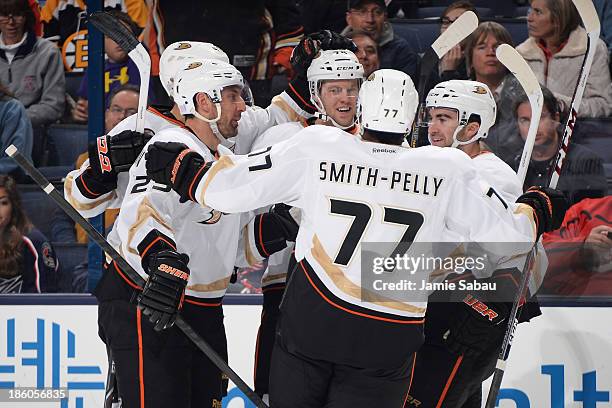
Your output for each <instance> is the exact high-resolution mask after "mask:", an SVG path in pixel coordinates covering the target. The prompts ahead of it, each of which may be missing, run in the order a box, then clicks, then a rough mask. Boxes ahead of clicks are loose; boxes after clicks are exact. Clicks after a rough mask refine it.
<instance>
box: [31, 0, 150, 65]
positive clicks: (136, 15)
mask: <svg viewBox="0 0 612 408" xmlns="http://www.w3.org/2000/svg"><path fill="white" fill-rule="evenodd" d="M30 1H34V0H30ZM86 6H87V1H86V0H47V1H45V3H44V5H43V7H42V10H41V11H40V14H41V21H42V23H43V26H44V35H43V36H44V37H45V38H47V39H48V40H49V41H53V42H55V43H56V44H57V46H58V47H59V49H60V50H61V54H62V60H63V61H64V64H65V70H66V72H74V73H80V72H84V71H85V69H86V68H87V54H88V53H87V25H86V24H85V15H86V13H85V8H86ZM104 10H105V11H111V10H116V11H123V12H125V13H127V14H128V15H129V16H130V19H131V20H132V21H134V22H135V23H136V24H137V25H138V27H139V31H140V30H141V29H143V28H144V27H145V24H146V22H147V18H148V16H149V11H148V9H147V6H146V4H145V2H144V0H104Z"/></svg>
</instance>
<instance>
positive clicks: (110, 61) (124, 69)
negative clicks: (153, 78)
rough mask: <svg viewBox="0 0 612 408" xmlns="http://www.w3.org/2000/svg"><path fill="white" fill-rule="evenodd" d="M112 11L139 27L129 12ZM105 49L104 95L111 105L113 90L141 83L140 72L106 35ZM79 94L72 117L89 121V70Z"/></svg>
mask: <svg viewBox="0 0 612 408" xmlns="http://www.w3.org/2000/svg"><path fill="white" fill-rule="evenodd" d="M111 13H112V14H113V15H115V16H116V17H117V18H119V19H120V20H121V22H122V23H123V24H124V25H125V26H127V27H128V28H130V29H131V30H132V31H133V32H135V30H136V29H137V28H136V26H135V25H134V23H133V22H132V20H130V18H129V16H128V15H127V14H125V13H122V12H117V11H111ZM104 51H105V52H106V58H107V59H106V62H105V64H104V95H105V96H106V106H110V105H109V100H108V97H109V95H110V93H111V91H113V90H114V89H117V88H119V87H120V86H121V85H124V84H127V83H129V84H135V85H139V84H140V74H139V72H138V67H136V64H134V62H132V60H131V59H129V58H128V55H127V53H126V52H125V51H124V50H123V49H122V48H121V47H119V45H118V44H117V43H116V42H114V41H113V40H111V39H110V38H109V37H104ZM78 95H79V99H78V101H77V103H76V105H75V106H74V108H73V109H72V118H73V119H74V120H75V121H76V122H87V116H88V113H87V107H88V103H87V72H85V75H84V76H83V79H82V81H81V87H80V89H79V92H78ZM148 99H149V101H151V100H152V99H153V93H152V87H151V83H149V98H148Z"/></svg>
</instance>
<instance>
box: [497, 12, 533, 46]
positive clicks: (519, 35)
mask: <svg viewBox="0 0 612 408" xmlns="http://www.w3.org/2000/svg"><path fill="white" fill-rule="evenodd" d="M492 21H497V22H498V23H500V24H501V25H503V26H504V27H506V30H508V32H510V35H511V36H512V40H514V45H515V46H517V45H519V44H520V43H522V42H523V41H525V40H526V39H527V37H529V33H528V32H527V21H526V20H525V19H523V18H496V19H494V20H492Z"/></svg>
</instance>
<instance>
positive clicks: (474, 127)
mask: <svg viewBox="0 0 612 408" xmlns="http://www.w3.org/2000/svg"><path fill="white" fill-rule="evenodd" d="M479 129H480V123H478V122H470V123H468V124H467V126H466V133H467V136H468V137H469V138H471V137H472V136H474V135H475V134H476V133H477V132H478V130H479Z"/></svg>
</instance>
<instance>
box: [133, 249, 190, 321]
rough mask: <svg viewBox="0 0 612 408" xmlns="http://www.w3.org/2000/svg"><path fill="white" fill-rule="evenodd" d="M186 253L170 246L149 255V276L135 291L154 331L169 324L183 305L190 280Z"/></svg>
mask: <svg viewBox="0 0 612 408" xmlns="http://www.w3.org/2000/svg"><path fill="white" fill-rule="evenodd" d="M188 263H189V256H187V255H186V254H180V253H178V252H176V251H173V250H163V251H159V252H157V253H155V254H153V255H151V259H150V260H149V270H148V273H149V279H148V280H147V283H146V284H145V286H144V289H143V290H142V293H140V294H139V295H138V307H139V308H140V309H141V310H142V313H143V314H144V315H145V316H149V321H150V322H151V323H153V324H154V325H155V327H154V329H155V330H157V331H160V330H164V329H167V328H168V327H172V325H173V324H174V321H175V320H176V317H177V315H178V313H179V311H180V310H181V308H182V306H183V298H184V296H185V287H186V286H187V281H188V280H189V268H188V267H187V264H188Z"/></svg>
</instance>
